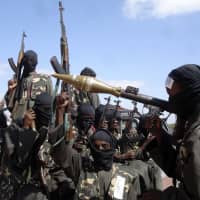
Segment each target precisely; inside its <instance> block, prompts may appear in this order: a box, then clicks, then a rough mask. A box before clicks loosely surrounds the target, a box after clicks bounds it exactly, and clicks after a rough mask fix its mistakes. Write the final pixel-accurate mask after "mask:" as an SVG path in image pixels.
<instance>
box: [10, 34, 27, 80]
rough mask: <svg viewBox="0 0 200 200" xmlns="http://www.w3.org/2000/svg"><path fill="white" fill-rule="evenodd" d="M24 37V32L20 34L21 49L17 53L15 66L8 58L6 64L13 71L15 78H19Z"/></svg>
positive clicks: (11, 59)
mask: <svg viewBox="0 0 200 200" xmlns="http://www.w3.org/2000/svg"><path fill="white" fill-rule="evenodd" d="M25 37H26V34H25V32H23V33H22V40H21V47H20V50H19V53H18V59H17V65H16V64H15V62H14V60H13V58H8V63H9V65H10V67H11V69H12V70H13V72H14V73H15V74H16V77H17V78H18V76H19V69H20V65H21V61H22V58H23V57H24V38H25Z"/></svg>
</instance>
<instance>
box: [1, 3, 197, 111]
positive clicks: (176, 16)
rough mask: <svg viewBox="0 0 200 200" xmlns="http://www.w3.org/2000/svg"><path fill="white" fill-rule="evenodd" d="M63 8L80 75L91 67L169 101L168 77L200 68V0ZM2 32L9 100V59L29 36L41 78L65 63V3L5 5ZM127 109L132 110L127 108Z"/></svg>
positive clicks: (3, 76) (74, 67)
mask: <svg viewBox="0 0 200 200" xmlns="http://www.w3.org/2000/svg"><path fill="white" fill-rule="evenodd" d="M27 2H28V3H27ZM62 3H63V7H64V8H65V10H64V13H63V14H64V21H65V25H66V31H67V37H68V44H69V54H70V64H71V69H70V70H71V73H73V74H79V72H80V71H81V70H82V68H83V67H85V66H89V67H91V68H93V69H94V70H95V71H96V73H97V77H98V79H100V80H103V81H106V82H107V83H110V84H114V85H117V86H121V87H125V86H126V85H133V86H136V87H139V88H140V93H144V94H147V95H151V96H155V97H158V98H163V99H167V94H166V92H165V87H164V83H165V79H166V77H167V74H168V73H169V72H170V71H171V70H172V69H173V68H175V67H178V66H180V65H183V64H188V63H194V64H199V63H200V48H199V46H200V39H199V36H200V0H100V1H99V0H63V1H62ZM0 24H1V37H0V80H1V87H0V96H1V97H2V96H3V95H4V93H5V91H6V87H7V80H8V79H9V78H10V77H11V76H12V71H11V69H10V67H9V65H8V62H7V59H8V58H9V57H13V58H14V60H15V61H16V60H17V55H18V51H19V48H20V41H21V34H22V32H23V31H25V32H26V34H27V38H26V39H25V50H29V49H32V50H35V51H36V52H37V53H38V57H39V63H38V67H37V71H39V72H45V73H48V74H51V73H52V72H53V70H52V67H51V65H50V62H49V60H50V58H51V57H52V56H54V55H55V56H57V57H58V58H60V49H59V48H60V46H59V45H60V23H59V11H58V1H57V0H51V1H49V0H29V1H26V0H18V1H13V0H6V1H1V2H0ZM114 99H115V98H114V97H113V100H114ZM103 103H104V101H103ZM122 105H124V106H127V107H130V105H131V104H130V101H124V100H123V104H122Z"/></svg>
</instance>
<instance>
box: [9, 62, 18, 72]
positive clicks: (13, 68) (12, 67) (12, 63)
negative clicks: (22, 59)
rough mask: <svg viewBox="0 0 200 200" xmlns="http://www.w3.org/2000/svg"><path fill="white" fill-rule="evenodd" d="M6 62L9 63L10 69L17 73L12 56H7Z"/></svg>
mask: <svg viewBox="0 0 200 200" xmlns="http://www.w3.org/2000/svg"><path fill="white" fill-rule="evenodd" d="M8 63H9V65H10V67H11V69H12V70H13V72H14V73H15V74H17V66H16V65H15V62H14V60H13V58H8Z"/></svg>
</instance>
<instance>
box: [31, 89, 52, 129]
mask: <svg viewBox="0 0 200 200" xmlns="http://www.w3.org/2000/svg"><path fill="white" fill-rule="evenodd" d="M51 106H52V97H51V96H50V95H49V94H48V93H46V92H43V93H41V94H39V95H37V96H36V99H35V103H34V106H33V108H32V109H33V110H34V112H35V114H36V127H37V128H41V127H42V126H48V125H49V122H50V119H51Z"/></svg>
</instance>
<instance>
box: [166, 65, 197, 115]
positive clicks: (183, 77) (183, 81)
mask: <svg viewBox="0 0 200 200" xmlns="http://www.w3.org/2000/svg"><path fill="white" fill-rule="evenodd" d="M165 86H166V90H167V92H168V94H169V105H170V109H171V111H172V112H174V113H176V114H180V115H183V116H184V117H186V115H187V114H189V113H191V112H192V111H193V108H194V107H195V105H196V104H197V103H198V102H199V100H200V66H198V65H195V64H188V65H183V66H180V67H178V68H176V69H174V70H172V71H171V72H170V73H169V75H168V77H167V80H166V85H165Z"/></svg>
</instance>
